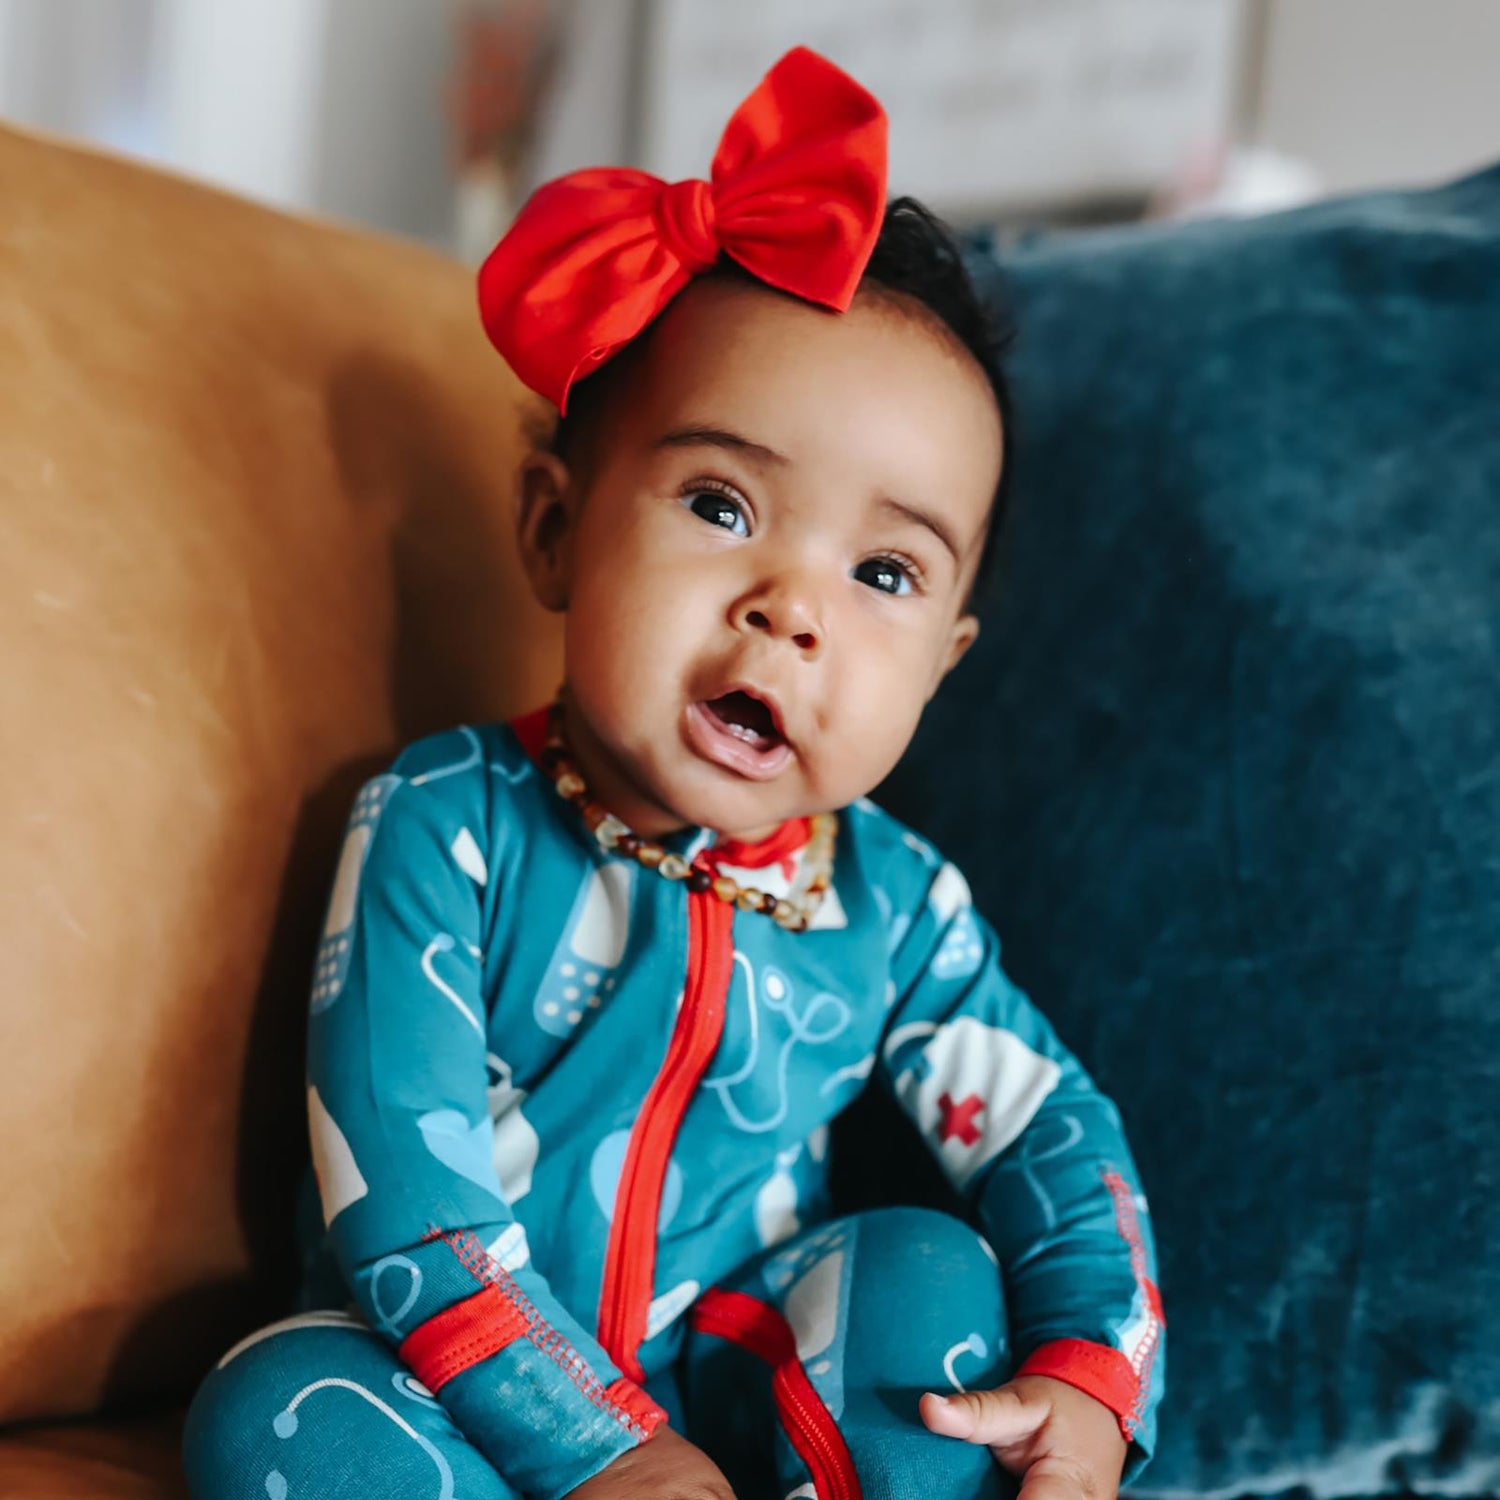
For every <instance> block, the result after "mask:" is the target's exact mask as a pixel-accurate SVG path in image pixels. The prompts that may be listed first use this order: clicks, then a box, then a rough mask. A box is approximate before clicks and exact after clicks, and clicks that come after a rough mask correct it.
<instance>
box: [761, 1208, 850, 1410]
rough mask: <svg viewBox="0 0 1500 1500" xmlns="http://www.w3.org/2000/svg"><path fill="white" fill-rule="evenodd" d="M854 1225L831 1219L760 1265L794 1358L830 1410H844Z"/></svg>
mask: <svg viewBox="0 0 1500 1500" xmlns="http://www.w3.org/2000/svg"><path fill="white" fill-rule="evenodd" d="M858 1232H859V1231H858V1227H857V1226H856V1225H854V1224H852V1223H850V1222H849V1221H847V1220H844V1221H841V1222H838V1223H835V1224H830V1225H828V1226H827V1227H826V1228H824V1229H821V1230H819V1231H818V1232H817V1233H815V1234H811V1235H809V1236H808V1237H807V1238H806V1239H805V1240H801V1241H799V1242H798V1243H797V1244H796V1245H794V1246H789V1247H788V1248H787V1249H786V1250H784V1251H782V1252H781V1253H780V1254H778V1255H773V1256H771V1257H770V1259H769V1260H767V1261H766V1263H765V1265H764V1266H763V1267H762V1269H761V1275H762V1277H763V1278H764V1280H765V1283H766V1285H767V1287H768V1288H770V1291H771V1294H772V1297H773V1300H774V1301H775V1302H776V1303H777V1304H778V1305H779V1306H780V1308H781V1311H782V1314H783V1315H784V1316H785V1318H786V1320H787V1322H788V1323H789V1324H790V1325H791V1329H792V1333H793V1335H794V1336H795V1338H796V1340H797V1358H798V1359H799V1360H800V1361H801V1363H802V1367H803V1369H805V1370H806V1371H807V1377H808V1379H809V1380H810V1381H811V1382H812V1385H813V1389H814V1390H816V1391H817V1393H818V1395H819V1397H820V1398H821V1399H822V1402H823V1404H824V1405H825V1406H826V1407H827V1408H828V1411H829V1413H830V1415H832V1416H833V1417H834V1418H838V1417H839V1416H841V1415H842V1414H843V1410H844V1348H845V1343H846V1338H847V1334H848V1330H849V1277H848V1276H846V1275H845V1272H846V1270H847V1269H848V1267H849V1265H850V1264H852V1262H853V1257H854V1251H855V1245H856V1240H857V1237H858Z"/></svg>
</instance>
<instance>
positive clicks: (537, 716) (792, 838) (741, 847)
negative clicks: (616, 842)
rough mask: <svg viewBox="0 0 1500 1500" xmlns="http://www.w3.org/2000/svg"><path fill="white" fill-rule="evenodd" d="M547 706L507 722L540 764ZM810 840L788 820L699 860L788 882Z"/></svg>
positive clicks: (807, 825)
mask: <svg viewBox="0 0 1500 1500" xmlns="http://www.w3.org/2000/svg"><path fill="white" fill-rule="evenodd" d="M549 709H550V705H547V704H544V705H543V706H542V707H541V708H534V709H532V710H531V711H530V712H529V713H524V714H521V715H520V716H519V717H518V718H514V719H511V720H509V724H510V728H511V732H512V733H513V734H514V735H515V737H516V738H517V739H518V740H519V741H520V742H521V748H522V749H523V750H524V751H525V752H526V753H527V755H529V756H530V757H531V760H532V762H533V763H534V764H540V762H541V755H542V750H543V749H544V748H545V746H546V744H547V714H548V711H549ZM811 837H812V819H811V818H788V819H787V820H786V822H785V823H783V824H782V825H781V827H779V828H777V829H775V830H774V831H773V832H771V833H768V834H767V835H766V836H765V838H763V839H757V840H756V841H755V842H754V843H753V844H745V843H741V841H740V840H739V839H720V840H719V841H718V842H717V843H715V844H711V845H710V846H709V847H708V848H707V849H705V850H703V852H702V854H701V855H700V858H702V859H704V860H706V861H708V862H709V863H710V864H713V865H733V866H734V867H735V868H736V869H737V870H756V869H760V868H762V867H763V866H765V865H780V866H781V867H782V872H783V873H784V874H785V875H786V877H787V879H788V880H790V879H791V878H792V875H793V873H794V871H793V869H792V856H793V855H794V854H796V853H797V852H798V850H800V849H801V848H803V847H804V846H805V845H806V843H807V841H808V839H810V838H811Z"/></svg>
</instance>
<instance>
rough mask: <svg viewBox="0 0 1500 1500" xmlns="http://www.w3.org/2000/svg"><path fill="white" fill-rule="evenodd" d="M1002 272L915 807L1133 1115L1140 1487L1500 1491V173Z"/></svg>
mask: <svg viewBox="0 0 1500 1500" xmlns="http://www.w3.org/2000/svg"><path fill="white" fill-rule="evenodd" d="M975 265H976V269H977V271H978V274H979V277H980V280H981V282H982V284H983V285H984V287H985V288H986V290H987V291H988V292H991V293H993V294H996V295H1002V296H1004V297H1006V298H1007V299H1008V300H1009V302H1010V305H1011V307H1012V308H1013V310H1014V314H1015V317H1016V321H1017V323H1018V325H1019V329H1020V336H1019V339H1018V342H1017V344H1016V347H1015V350H1014V353H1013V357H1012V359H1011V361H1010V367H1011V369H1012V371H1013V376H1014V382H1015V392H1016V407H1017V416H1016V424H1015V432H1016V434H1017V437H1018V447H1017V459H1016V469H1015V481H1016V488H1015V492H1014V500H1013V510H1012V514H1011V518H1010V522H1009V523H1008V527H1007V534H1006V539H1005V543H1004V546H1003V549H1002V564H1001V568H1000V570H999V574H998V576H997V578H996V580H995V587H994V588H993V590H992V593H991V600H990V602H989V603H988V604H987V605H986V607H985V608H984V609H983V629H982V632H981V634H980V637H979V640H978V643H977V645H976V646H975V647H974V649H973V650H972V651H971V653H970V655H969V657H968V659H967V660H966V661H965V662H964V663H963V664H962V666H960V668H959V669H958V671H957V672H956V673H955V674H954V675H953V676H952V677H950V678H949V680H948V682H947V683H946V685H945V686H944V687H943V689H942V690H941V691H940V693H939V695H938V697H937V698H936V699H935V700H934V702H933V703H932V705H931V706H930V708H929V709H928V712H927V716H926V718H925V720H924V722H923V725H922V728H921V730H920V732H919V734H918V737H917V740H916V742H915V743H914V745H913V747H912V749H911V751H910V752H909V754H908V756H907V757H906V759H905V761H904V762H903V764H902V765H901V766H900V767H899V768H898V770H897V772H896V773H895V774H894V775H893V777H892V778H891V780H890V781H889V782H888V783H887V785H886V786H885V787H884V788H883V789H882V791H881V800H882V801H883V802H884V803H885V804H886V805H887V806H888V807H889V808H890V809H891V810H892V811H894V812H895V813H896V814H897V815H898V816H900V817H903V818H905V819H907V820H909V821H911V822H913V823H914V824H915V825H916V826H917V827H918V828H920V829H921V830H922V831H923V832H925V833H927V834H929V835H930V836H931V837H932V838H934V839H935V841H936V842H937V844H938V845H939V847H940V848H942V849H943V851H944V852H945V853H946V854H947V855H948V856H949V857H950V858H952V859H953V860H955V861H956V862H957V863H958V864H959V865H960V867H961V868H962V869H964V871H965V872H966V873H967V875H968V877H969V879H970V882H971V883H972V885H973V888H974V894H975V898H976V901H977V903H978V904H979V906H980V907H981V909H983V910H984V911H985V912H986V913H987V914H988V915H989V916H990V917H991V918H992V919H993V920H994V921H995V923H996V925H997V926H998V928H999V932H1000V936H1001V938H1002V940H1003V941H1004V943H1005V955H1004V957H1005V961H1006V964H1007V968H1008V970H1009V972H1010V973H1011V975H1012V977H1014V978H1015V979H1016V980H1017V982H1018V983H1020V984H1021V985H1022V986H1023V987H1024V988H1025V989H1027V990H1028V991H1029V992H1030V993H1031V995H1032V997H1033V999H1035V1000H1036V1001H1037V1003H1038V1004H1039V1005H1040V1006H1041V1007H1042V1009H1043V1011H1044V1012H1046V1013H1047V1014H1048V1015H1049V1016H1050V1017H1051V1018H1052V1020H1053V1021H1054V1023H1055V1024H1056V1025H1057V1027H1058V1029H1059V1031H1060V1032H1061V1034H1062V1036H1063V1039H1064V1040H1065V1041H1066V1042H1067V1043H1069V1044H1070V1045H1071V1046H1072V1047H1074V1048H1075V1049H1076V1050H1077V1051H1078V1053H1079V1054H1080V1056H1081V1057H1082V1059H1083V1061H1084V1063H1085V1065H1086V1066H1088V1067H1089V1068H1090V1069H1091V1070H1092V1071H1093V1073H1094V1075H1095V1077H1096V1078H1097V1080H1098V1081H1099V1083H1100V1084H1101V1086H1102V1087H1103V1088H1104V1089H1105V1090H1106V1092H1108V1093H1110V1094H1111V1095H1113V1096H1114V1098H1115V1099H1116V1101H1117V1102H1118V1103H1119V1105H1120V1107H1121V1109H1122V1112H1123V1114H1124V1119H1125V1124H1126V1127H1127V1130H1128V1132H1129V1135H1130V1139H1131V1142H1132V1146H1133V1148H1134V1151H1135V1154H1136V1157H1137V1160H1138V1162H1139V1165H1140V1168H1141V1172H1142V1175H1143V1178H1144V1182H1145V1185H1146V1190H1147V1193H1148V1195H1149V1197H1150V1199H1151V1204H1152V1208H1153V1211H1154V1214H1155V1221H1156V1227H1157V1234H1158V1238H1159V1248H1160V1253H1161V1269H1162V1292H1163V1296H1164V1299H1165V1304H1166V1313H1167V1318H1168V1322H1169V1329H1168V1337H1167V1343H1168V1392H1167V1398H1166V1402H1165V1405H1164V1408H1163V1413H1162V1423H1161V1440H1160V1446H1159V1449H1158V1454H1157V1457H1156V1459H1155V1461H1154V1462H1153V1464H1152V1465H1151V1467H1150V1468H1149V1469H1148V1470H1147V1471H1146V1472H1145V1474H1144V1475H1143V1476H1142V1478H1141V1480H1140V1482H1139V1484H1138V1485H1137V1487H1136V1489H1135V1491H1134V1493H1136V1494H1137V1495H1141V1496H1160V1497H1163V1500H1165V1497H1178V1496H1189V1495H1191V1496H1234V1495H1240V1494H1277V1493H1281V1492H1285V1491H1289V1490H1294V1489H1295V1490H1297V1491H1299V1492H1301V1493H1304V1494H1308V1495H1312V1496H1319V1497H1321V1496H1368V1495H1376V1494H1386V1493H1393V1492H1402V1491H1406V1492H1416V1493H1421V1494H1444V1495H1494V1494H1496V1493H1497V1492H1500V168H1496V169H1493V170H1490V171H1488V172H1485V173H1482V174H1480V175H1478V176H1474V177H1471V178H1468V179H1467V180H1464V181H1462V182H1459V183H1457V184H1454V185H1450V186H1447V187H1444V188H1441V189H1438V190H1434V191H1427V192H1413V193H1391V194H1382V195H1371V196H1366V197H1361V198H1354V199H1349V200H1345V201H1341V202H1333V203H1328V204H1322V205H1318V206H1315V207H1312V208H1308V209H1304V210H1300V211H1297V212H1293V213H1288V214H1283V215H1278V216H1274V217H1269V218H1264V219H1260V220H1255V221H1247V222H1228V221H1219V222H1205V223H1201V224H1195V225H1184V226H1170V227H1159V228H1158V227H1152V228H1145V229H1134V230H1130V231H1109V232H1104V233H1089V234H1082V235H1070V236H1060V237H1052V238H1047V239H1042V240H1039V241H1034V242H1032V243H1030V244H1024V245H1021V246H1019V247H1016V248H1012V249H1010V250H1009V251H1007V252H1004V253H1002V254H1000V255H998V256H997V255H994V254H981V255H979V256H977V257H976V261H975ZM849 1134H850V1133H846V1140H847V1139H848V1135H849ZM852 1134H858V1132H853V1133H852ZM865 1144H867V1142H866V1143H865Z"/></svg>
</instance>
